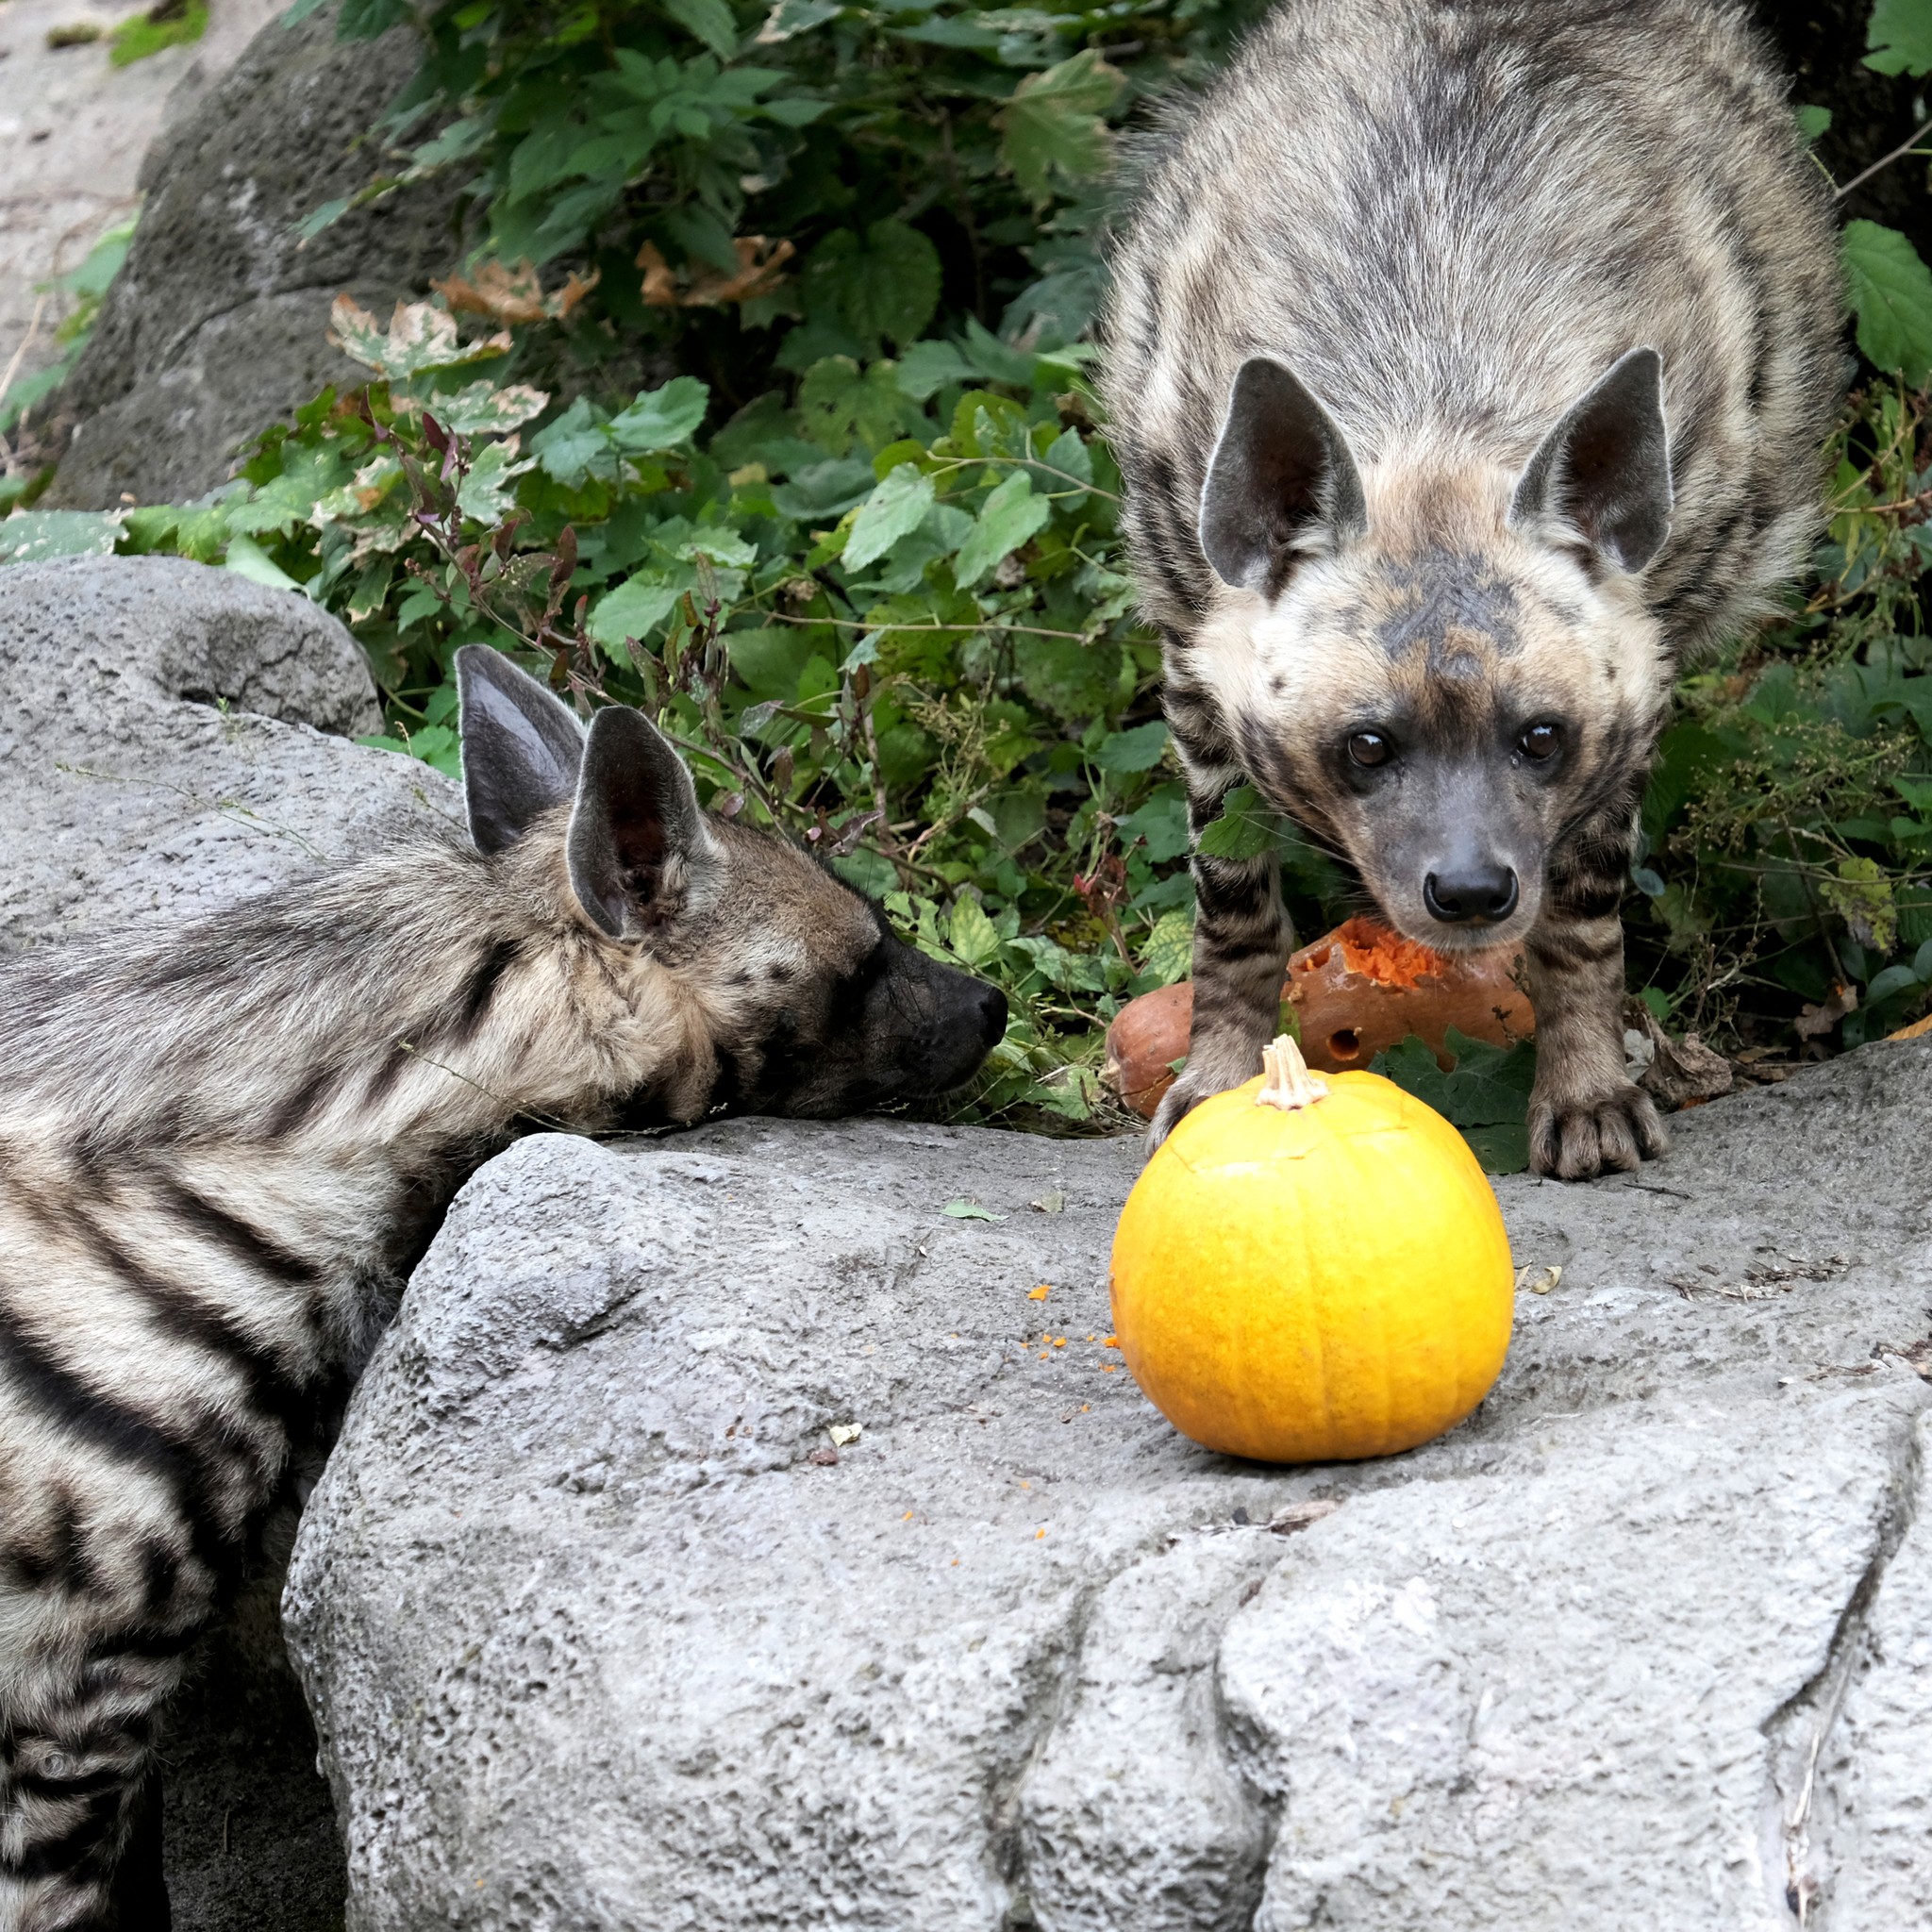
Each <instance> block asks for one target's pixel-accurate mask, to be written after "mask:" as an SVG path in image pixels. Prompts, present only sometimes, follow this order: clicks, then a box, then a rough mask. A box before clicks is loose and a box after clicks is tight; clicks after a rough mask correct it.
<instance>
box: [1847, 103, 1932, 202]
mask: <svg viewBox="0 0 1932 1932" xmlns="http://www.w3.org/2000/svg"><path fill="white" fill-rule="evenodd" d="M1928 128H1932V120H1925V121H1922V122H1920V123H1919V125H1917V126H1916V127H1915V128H1913V129H1912V131H1911V132H1910V133H1909V134H1908V135H1907V136H1906V138H1905V139H1904V140H1903V141H1902V142H1899V144H1898V145H1897V146H1896V147H1895V148H1893V149H1892V151H1891V152H1890V154H1889V155H1880V156H1879V158H1877V159H1876V160H1875V161H1874V162H1873V163H1872V165H1871V166H1870V167H1869V168H1866V169H1864V170H1863V171H1862V172H1861V173H1859V174H1857V175H1853V176H1852V178H1851V179H1850V180H1849V181H1847V182H1846V183H1845V184H1844V186H1843V187H1842V188H1836V189H1834V190H1833V191H1832V197H1831V198H1832V199H1833V200H1834V201H1842V200H1843V199H1844V198H1845V196H1846V195H1848V194H1849V193H1850V192H1852V190H1853V189H1855V188H1859V187H1862V186H1863V185H1864V184H1865V183H1866V182H1867V181H1869V180H1871V178H1872V177H1873V175H1875V174H1877V173H1878V171H1879V170H1880V169H1881V168H1889V167H1890V166H1891V164H1892V162H1894V161H1897V160H1903V159H1904V158H1905V157H1906V156H1907V155H1908V154H1910V153H1911V151H1912V149H1913V147H1914V146H1915V145H1916V143H1917V142H1918V140H1919V137H1920V136H1921V135H1923V134H1924V132H1925V131H1926V130H1927V129H1928Z"/></svg>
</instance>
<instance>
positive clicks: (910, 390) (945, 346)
mask: <svg viewBox="0 0 1932 1932" xmlns="http://www.w3.org/2000/svg"><path fill="white" fill-rule="evenodd" d="M895 373H896V374H897V376H898V379H899V387H900V389H901V390H903V391H905V393H906V394H907V395H908V396H910V397H911V398H912V400H913V401H914V402H915V403H923V402H924V401H925V400H926V398H927V397H928V396H930V395H931V394H932V393H933V392H934V391H936V390H941V389H944V388H945V387H946V386H947V385H948V384H949V383H955V382H959V383H965V382H971V381H972V380H973V377H974V368H973V365H972V364H971V363H970V362H968V361H967V359H966V358H965V357H963V356H962V355H960V353H959V351H958V347H957V346H956V345H955V344H953V343H952V342H914V343H913V344H912V346H911V347H910V348H908V350H907V351H906V353H905V354H904V355H903V356H901V357H900V358H899V364H898V369H897V371H896V372H895Z"/></svg>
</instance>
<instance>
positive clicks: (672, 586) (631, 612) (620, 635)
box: [584, 572, 689, 648]
mask: <svg viewBox="0 0 1932 1932" xmlns="http://www.w3.org/2000/svg"><path fill="white" fill-rule="evenodd" d="M688 588H689V583H688V581H687V582H685V583H667V582H665V581H664V580H663V579H662V578H661V577H656V576H654V575H646V574H644V573H642V572H640V573H639V575H636V576H634V577H631V578H629V579H628V580H627V581H626V582H625V583H622V584H619V585H618V587H617V588H616V590H614V591H606V592H605V593H604V595H603V596H601V597H600V598H598V600H597V601H596V603H595V604H594V605H592V606H591V616H590V621H589V623H587V624H586V625H585V626H584V628H585V629H586V630H587V631H589V632H590V634H591V637H592V638H593V639H595V640H596V641H597V642H598V643H600V644H603V645H604V646H606V647H607V648H614V647H616V646H619V645H622V644H623V643H624V641H625V639H626V638H643V637H648V636H649V635H650V633H651V628H652V626H653V625H658V624H662V623H663V621H664V620H665V619H666V618H667V617H669V616H670V615H671V608H672V606H673V605H674V604H675V603H676V602H677V600H678V598H679V597H681V596H682V595H683V594H684V592H685V591H686V590H687V589H688Z"/></svg>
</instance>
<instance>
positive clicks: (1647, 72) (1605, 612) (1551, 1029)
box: [1105, 0, 1843, 1178]
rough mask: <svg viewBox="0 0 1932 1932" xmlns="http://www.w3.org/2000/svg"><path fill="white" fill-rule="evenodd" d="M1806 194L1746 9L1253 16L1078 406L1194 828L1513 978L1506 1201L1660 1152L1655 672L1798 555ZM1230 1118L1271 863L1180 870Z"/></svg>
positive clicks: (1402, 10) (1814, 503)
mask: <svg viewBox="0 0 1932 1932" xmlns="http://www.w3.org/2000/svg"><path fill="white" fill-rule="evenodd" d="M1836 262H1837V256H1836V250H1835V247H1834V236H1833V227H1832V223H1831V220H1830V215H1829V208H1828V197H1827V192H1826V190H1825V187H1824V181H1823V177H1822V175H1821V173H1820V171H1819V170H1818V169H1817V168H1816V167H1815V166H1814V165H1813V164H1812V163H1811V162H1810V161H1809V160H1808V159H1807V158H1806V157H1805V155H1804V153H1803V152H1802V149H1801V146H1800V143H1799V141H1798V138H1797V135H1796V131H1795V128H1794V125H1793V121H1792V116H1791V110H1790V107H1789V105H1788V104H1787V101H1786V96H1785V90H1784V87H1783V86H1782V84H1781V83H1780V81H1779V79H1778V77H1777V75H1775V74H1774V71H1773V69H1772V66H1771V64H1770V62H1769V60H1768V58H1767V56H1766V54H1765V50H1764V48H1763V46H1762V45H1761V44H1760V42H1758V40H1757V35H1756V34H1755V32H1754V31H1753V29H1752V28H1751V26H1750V25H1749V23H1748V20H1747V16H1746V10H1745V8H1744V7H1743V6H1742V5H1741V4H1739V0H1574V4H1567V5H1551V4H1546V0H1290V4H1288V5H1285V6H1282V7H1281V8H1278V9H1277V10H1276V11H1275V12H1274V14H1272V15H1271V16H1270V17H1269V18H1268V19H1267V20H1266V21H1265V22H1264V23H1263V24H1262V25H1261V26H1260V27H1259V28H1258V29H1257V31H1256V33H1255V34H1254V35H1253V37H1252V38H1251V39H1250V40H1249V41H1248V42H1247V43H1246V45H1245V47H1243V48H1242V50H1241V53H1240V54H1239V56H1238V57H1237V58H1236V59H1235V60H1234V62H1233V64H1232V66H1231V67H1230V68H1229V69H1228V71H1227V72H1226V73H1225V74H1224V75H1222V76H1221V78H1220V79H1219V80H1218V81H1217V82H1215V83H1214V84H1213V85H1212V86H1211V87H1210V88H1209V89H1208V91H1207V92H1206V93H1205V94H1204V95H1203V96H1202V97H1201V99H1200V100H1199V101H1198V102H1197V103H1196V104H1195V105H1194V106H1193V107H1192V108H1191V110H1190V111H1188V112H1187V113H1186V114H1184V115H1179V116H1176V117H1175V118H1174V123H1173V125H1171V127H1170V130H1169V132H1168V135H1167V137H1166V139H1165V140H1164V142H1161V143H1159V144H1158V146H1157V148H1156V149H1155V151H1154V152H1153V153H1152V154H1151V155H1150V157H1149V159H1148V165H1147V168H1146V174H1145V178H1144V180H1143V182H1142V184H1141V192H1140V195H1139V199H1138V205H1137V206H1136V208H1135V209H1134V211H1133V214H1132V217H1131V220H1130V222H1129V223H1128V225H1127V226H1126V229H1125V232H1124V236H1123V238H1122V240H1121V243H1120V246H1119V249H1118V255H1117V261H1116V267H1115V277H1114V286H1113V291H1112V295H1111V298H1110V308H1109V312H1108V321H1107V329H1106V334H1107V359H1106V375H1105V385H1106V393H1107V397H1108V405H1109V407H1110V409H1111V412H1112V417H1113V424H1114V429H1113V435H1114V440H1115V446H1116V448H1117V449H1118V451H1119V454H1120V458H1121V464H1122V468H1123V470H1124V474H1125V475H1126V478H1127V485H1128V526H1129V530H1130V533H1131V539H1132V542H1133V546H1134V556H1135V567H1136V570H1137V573H1138V575H1139V577H1140V581H1141V589H1142V596H1143V601H1144V604H1145V607H1146V608H1147V610H1148V611H1149V613H1150V615H1151V616H1152V617H1153V619H1154V621H1155V622H1156V623H1157V624H1158V625H1159V626H1160V628H1161V631H1162V634H1163V639H1164V645H1165V654H1166V704H1167V713H1168V718H1169V721H1170V723H1171V724H1172V725H1173V728H1174V739H1175V742H1176V745H1177V747H1178V750H1179V753H1180V756H1181V759H1182V763H1183V766H1184V768H1185V771H1186V774H1187V779H1188V790H1189V801H1190V810H1191V819H1192V823H1193V825H1194V828H1195V831H1196V833H1197V835H1198V833H1199V830H1200V828H1201V827H1202V826H1203V825H1204V824H1207V823H1208V821H1210V820H1211V819H1213V818H1214V817H1215V816H1216V814H1217V812H1218V810H1219V809H1220V807H1221V803H1222V801H1223V799H1224V796H1225V794H1226V793H1227V791H1229V790H1230V788H1232V787H1233V786H1235V785H1237V784H1240V783H1248V784H1252V785H1253V786H1254V787H1255V788H1256V790H1257V791H1259V792H1260V793H1261V795H1262V796H1263V797H1264V798H1265V799H1266V800H1267V801H1268V803H1269V804H1270V805H1271V806H1273V807H1274V808H1276V809H1278V810H1280V811H1282V812H1285V813H1287V814H1288V815H1290V816H1291V818H1293V819H1294V820H1296V821H1297V822H1298V823H1300V824H1302V825H1304V826H1306V827H1307V829H1308V830H1309V832H1310V833H1311V834H1312V835H1313V836H1314V837H1315V838H1316V839H1318V840H1320V841H1323V842H1324V843H1325V844H1326V845H1328V846H1329V847H1330V848H1332V849H1333V850H1334V851H1335V852H1337V853H1338V854H1339V855H1340V856H1341V858H1344V859H1345V860H1346V861H1347V862H1348V863H1349V864H1350V865H1352V866H1353V868H1354V869H1355V870H1356V872H1357V873H1358V874H1359V875H1360V878H1361V880H1362V883H1363V885H1364V886H1365V887H1366V889H1367V891H1368V892H1369V893H1370V895H1371V896H1372V897H1373V898H1374V901H1375V902H1376V904H1377V905H1378V906H1379V907H1380V908H1381V910H1382V912H1383V914H1384V915H1385V916H1386V917H1387V918H1388V919H1389V920H1390V922H1391V924H1394V925H1395V926H1396V927H1397V928H1398V929H1400V930H1401V931H1402V932H1404V933H1405V934H1407V936H1408V937H1409V938H1411V939H1415V940H1420V941H1425V942H1426V943H1428V944H1430V945H1434V946H1437V947H1440V948H1441V949H1443V950H1445V951H1456V950H1459V949H1465V948H1475V947H1479V946H1487V945H1504V944H1507V945H1516V944H1521V945H1522V946H1523V948H1524V953H1525V956H1526V961H1527V965H1528V970H1529V974H1530V976H1531V991H1532V993H1533V995H1534V998H1535V1003H1536V1010H1537V1030H1538V1064H1537V1079H1536V1090H1535V1093H1534V1096H1533V1098H1532V1102H1531V1108H1530V1138H1531V1146H1532V1150H1533V1158H1534V1161H1535V1165H1536V1166H1537V1168H1538V1169H1539V1170H1541V1172H1543V1173H1546V1174H1561V1175H1563V1176H1565V1177H1566V1178H1577V1177H1581V1176H1584V1175H1589V1174H1596V1173H1598V1172H1599V1171H1600V1170H1603V1169H1605V1168H1627V1167H1634V1166H1635V1165H1636V1164H1637V1162H1638V1160H1639V1158H1641V1156H1644V1155H1649V1154H1655V1153H1657V1152H1658V1151H1660V1150H1661V1148H1662V1147H1663V1145H1664V1134H1663V1130H1662V1127H1661V1125H1660V1124H1659V1123H1658V1120H1657V1114H1656V1111H1655V1109H1654V1108H1652V1106H1651V1104H1650V1102H1649V1100H1648V1099H1647V1098H1646V1097H1645V1096H1644V1095H1642V1094H1641V1093H1640V1092H1639V1091H1637V1089H1636V1088H1634V1087H1633V1086H1632V1085H1631V1084H1630V1083H1629V1081H1628V1080H1627V1079H1626V1078H1625V1076H1624V1055H1623V1050H1622V1044H1621V1041H1622V1025H1621V1010H1622V1002H1623V991H1624V983H1623V931H1622V927H1621V924H1619V917H1618V907H1619V902H1620V899H1621V896H1622V891H1623V887H1624V879H1625V877H1626V876H1627V874H1628V870H1629V862H1630V854H1631V843H1632V837H1633V831H1634V824H1635V818H1636V811H1637V807H1638V804H1639V800H1640V797H1641V791H1642V788H1643V783H1644V778H1645V774H1646V770H1647V767H1648V763H1649V759H1650V756H1651V752H1652V749H1653V745H1654V742H1655V740H1656V736H1657V730H1658V727H1659V724H1660V723H1661V722H1662V720H1663V717H1664V714H1665V708H1666V705H1667V703H1668V701H1669V694H1670V689H1671V682H1672V670H1673V667H1674V664H1675V663H1676V662H1677V661H1678V659H1679V658H1680V657H1681V655H1682V654H1683V653H1685V652H1686V651H1688V650H1691V649H1693V648H1694V647H1696V646H1698V645H1699V644H1702V643H1705V642H1707V641H1711V640H1713V639H1716V638H1719V637H1721V636H1722V635H1724V633H1726V632H1729V631H1732V630H1734V629H1735V628H1736V627H1737V626H1739V625H1742V624H1743V623H1745V622H1746V621H1748V620H1749V619H1751V618H1752V617H1753V616H1754V615H1755V614H1757V613H1758V612H1760V611H1762V610H1763V609H1764V608H1766V604H1767V591H1769V589H1770V588H1771V587H1772V586H1774V585H1775V584H1776V583H1777V582H1778V580H1779V579H1781V578H1783V577H1785V576H1786V575H1789V574H1790V572H1791V571H1792V570H1793V568H1794V567H1795V566H1796V565H1797V563H1798V562H1799V560H1800V558H1801V557H1802V556H1803V554H1804V551H1805V548H1806V544H1807V539H1808V537H1809V535H1810V533H1811V532H1812V531H1813V529H1814V528H1815V526H1816V525H1817V524H1818V522H1819V521H1820V515H1821V512H1820V498H1821V485H1822V465H1821V462H1820V448H1821V444H1822V442H1823V441H1824V436H1825V434H1826V432H1827V430H1828V428H1829V425H1830V422H1831V418H1832V414H1833V411H1834V409H1835V408H1836V405H1837V402H1838V399H1839V396H1840V389H1841V386H1842V381H1843V365H1842V358H1841V353H1840V348H1839V345H1838V331H1839V325H1840V313H1841V304H1840V286H1839V277H1838V270H1837V266H1836ZM1194 877H1195V881H1196V887H1197V893H1198V901H1199V917H1198V924H1197V926H1196V931H1195V941H1194V978H1195V996H1194V1037H1193V1043H1192V1051H1191V1057H1190V1058H1189V1061H1188V1064H1187V1067H1186V1070H1185V1071H1184V1072H1183V1074H1182V1075H1181V1078H1180V1079H1179V1081H1178V1082H1177V1083H1176V1084H1175V1086H1174V1088H1173V1090H1172V1091H1170V1093H1169V1094H1168V1096H1167V1099H1166V1102H1165V1104H1164V1105H1163V1107H1162V1108H1161V1110H1160V1112H1159V1114H1158V1116H1157V1118H1156V1121H1155V1124H1154V1130H1153V1138H1154V1140H1155V1141H1158V1140H1159V1139H1160V1138H1161V1137H1162V1136H1163V1135H1165V1134H1166V1133H1167V1132H1168V1130H1169V1129H1170V1128H1171V1127H1172V1126H1173V1125H1174V1122H1175V1121H1176V1120H1178V1119H1179V1118H1180V1116H1181V1115H1182V1114H1183V1113H1185V1112H1186V1111H1187V1109H1188V1108H1191V1107H1192V1106H1193V1105H1194V1104H1195V1103H1196V1102H1197V1101H1199V1100H1201V1099H1203V1098H1204V1097H1206V1096H1207V1095H1208V1094H1210V1093H1214V1092H1217V1091H1221V1090H1222V1089H1224V1088H1226V1087H1229V1086H1233V1085H1235V1084H1237V1083H1239V1082H1240V1081H1242V1080H1244V1079H1247V1078H1249V1077H1250V1076H1251V1075H1252V1074H1255V1073H1256V1072H1257V1070H1258V1067H1259V1055H1260V1048H1261V1045H1262V1042H1263V1041H1264V1040H1265V1039H1266V1037H1267V1036H1268V1034H1269V1033H1270V1032H1271V1031H1272V1030H1273V1028H1274V1023H1275V1006H1276V999H1277V996H1278V991H1279V988H1280V985H1281V977H1282V969H1283V962H1284V958H1285V956H1286V954H1287V953H1288V951H1289V948H1290V946H1291V934H1290V931H1289V927H1288V922H1287V919H1286V917H1285V915H1284V913H1283V910H1282V906H1281V899H1280V891H1279V887H1278V884H1277V879H1276V874H1275V866H1274V859H1273V858H1261V859H1257V860H1253V861H1248V862H1240V863H1237V862H1232V861H1227V860H1222V859H1214V858H1202V857H1200V856H1199V855H1198V854H1197V855H1196V858H1195V860H1194Z"/></svg>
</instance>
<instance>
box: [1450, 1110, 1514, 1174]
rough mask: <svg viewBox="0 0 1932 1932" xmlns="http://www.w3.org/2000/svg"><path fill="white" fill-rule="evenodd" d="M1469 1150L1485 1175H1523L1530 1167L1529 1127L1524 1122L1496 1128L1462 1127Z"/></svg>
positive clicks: (1505, 1122)
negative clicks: (1480, 1164) (1479, 1163)
mask: <svg viewBox="0 0 1932 1932" xmlns="http://www.w3.org/2000/svg"><path fill="white" fill-rule="evenodd" d="M1460 1132H1461V1134H1462V1138H1463V1139H1464V1140H1465V1141H1468V1142H1469V1151H1470V1152H1471V1153H1472V1154H1474V1156H1475V1158H1476V1159H1477V1160H1478V1161H1480V1162H1481V1163H1482V1168H1483V1172H1484V1173H1485V1174H1522V1173H1524V1172H1525V1171H1526V1170H1527V1168H1528V1166H1529V1125H1528V1124H1527V1122H1524V1121H1499V1122H1498V1123H1497V1124H1495V1125H1494V1126H1489V1127H1463V1128H1462V1129H1460Z"/></svg>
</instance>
